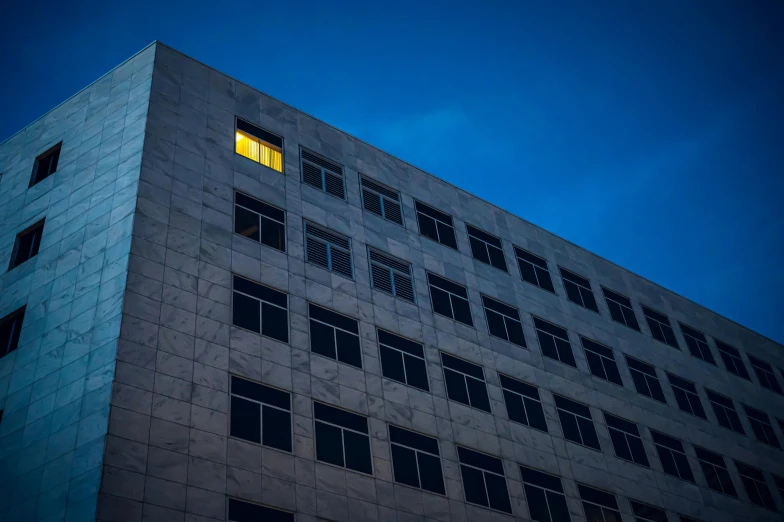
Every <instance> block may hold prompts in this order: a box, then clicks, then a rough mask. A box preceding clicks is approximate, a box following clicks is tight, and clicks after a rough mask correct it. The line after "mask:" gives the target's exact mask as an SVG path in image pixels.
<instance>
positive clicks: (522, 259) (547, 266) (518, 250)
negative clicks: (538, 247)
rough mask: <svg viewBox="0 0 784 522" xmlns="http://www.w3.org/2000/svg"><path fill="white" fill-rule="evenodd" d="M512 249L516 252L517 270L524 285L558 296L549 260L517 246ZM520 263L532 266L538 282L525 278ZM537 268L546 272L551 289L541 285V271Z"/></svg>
mask: <svg viewBox="0 0 784 522" xmlns="http://www.w3.org/2000/svg"><path fill="white" fill-rule="evenodd" d="M512 247H513V250H514V254H515V259H516V260H517V270H518V272H519V273H520V279H522V281H523V282H524V283H528V284H529V285H533V286H535V287H537V288H541V289H542V290H544V291H545V292H550V293H551V294H553V295H558V293H557V292H556V291H555V284H554V283H553V274H552V272H550V264H549V263H548V262H547V259H545V258H544V257H542V256H538V255H536V254H534V253H533V252H530V251H528V250H525V249H524V248H520V247H519V246H517V245H512ZM521 254H522V256H521ZM527 256H530V257H531V258H534V259H536V261H540V262H541V263H543V264H544V266H542V265H541V264H539V263H537V262H535V261H532V260H531V259H527V258H526V257H527ZM520 263H528V264H529V265H530V266H531V269H532V270H533V271H534V275H535V276H536V282H533V281H529V280H528V279H526V278H525V276H524V275H523V268H522V265H521V264H520ZM537 268H538V269H539V270H544V271H545V272H546V274H547V281H548V282H549V285H550V288H546V287H545V286H546V285H545V286H542V285H541V284H540V279H541V278H540V277H539V270H537Z"/></svg>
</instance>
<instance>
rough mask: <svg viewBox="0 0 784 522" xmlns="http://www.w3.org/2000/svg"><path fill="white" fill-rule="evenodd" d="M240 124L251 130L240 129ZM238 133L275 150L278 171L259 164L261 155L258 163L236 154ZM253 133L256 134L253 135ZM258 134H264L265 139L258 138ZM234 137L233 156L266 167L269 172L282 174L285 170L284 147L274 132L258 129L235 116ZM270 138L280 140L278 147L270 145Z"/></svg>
mask: <svg viewBox="0 0 784 522" xmlns="http://www.w3.org/2000/svg"><path fill="white" fill-rule="evenodd" d="M240 122H243V123H244V124H246V125H248V126H250V127H252V129H240ZM239 132H242V133H243V134H246V135H248V136H251V137H253V138H255V139H256V140H258V141H259V142H260V144H261V143H263V144H264V145H265V146H266V147H267V148H268V149H271V150H276V149H277V151H276V152H280V170H278V169H276V168H274V167H270V166H269V165H265V164H264V163H262V162H261V153H259V161H256V160H254V159H253V158H249V157H248V156H246V155H244V154H241V153H239V152H237V139H236V136H237V135H238V134H239ZM254 132H255V133H256V134H254ZM259 134H264V135H266V136H265V137H261V136H259ZM234 136H235V141H234V154H235V155H237V156H241V157H243V158H245V159H247V160H250V161H252V162H253V163H256V164H258V165H261V166H262V167H266V168H268V169H270V170H273V171H275V172H278V173H280V174H284V171H285V170H286V156H285V154H286V150H285V147H284V140H283V136H278V135H277V134H275V133H274V132H270V131H268V130H267V129H264V128H262V127H259V126H258V125H256V124H254V123H251V122H249V121H248V120H246V119H244V118H240V117H239V116H236V115H235V116H234ZM270 138H277V139H279V140H280V145H275V144H274V143H272V141H270ZM284 175H285V174H284Z"/></svg>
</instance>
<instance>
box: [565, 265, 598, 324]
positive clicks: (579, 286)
mask: <svg viewBox="0 0 784 522" xmlns="http://www.w3.org/2000/svg"><path fill="white" fill-rule="evenodd" d="M558 270H559V271H560V272H561V279H563V284H564V288H565V289H566V297H567V298H568V299H569V300H570V301H571V302H573V303H575V304H578V305H580V306H582V307H584V308H587V309H588V310H593V311H594V312H596V313H597V314H598V313H599V307H598V306H597V304H596V298H595V297H594V295H593V290H591V282H590V281H588V280H587V279H586V278H584V277H583V276H579V275H577V274H575V273H574V272H572V271H571V270H567V269H565V268H561V267H560V266H559V267H558Z"/></svg>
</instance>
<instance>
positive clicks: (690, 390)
mask: <svg viewBox="0 0 784 522" xmlns="http://www.w3.org/2000/svg"><path fill="white" fill-rule="evenodd" d="M666 373H667V380H669V381H670V387H671V388H672V393H673V394H674V395H675V401H676V402H677V403H678V407H679V408H680V409H681V411H685V412H686V413H688V414H690V415H694V416H695V417H699V418H701V419H706V420H707V418H708V416H707V415H705V408H703V407H702V401H701V400H700V396H699V394H697V387H696V386H695V385H694V383H693V382H691V381H687V380H686V379H683V378H681V377H678V376H677V375H673V374H671V373H670V372H666Z"/></svg>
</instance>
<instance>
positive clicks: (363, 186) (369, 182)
mask: <svg viewBox="0 0 784 522" xmlns="http://www.w3.org/2000/svg"><path fill="white" fill-rule="evenodd" d="M373 185H375V187H374V186H373ZM379 189H380V190H379ZM365 190H367V191H368V192H373V193H375V194H376V195H377V196H378V198H379V201H380V203H379V207H380V209H381V213H380V214H379V213H378V212H375V211H373V210H371V209H369V208H368V207H367V206H366V205H365ZM382 191H387V192H389V194H392V193H395V194H396V195H397V198H396V199H395V198H393V197H392V196H390V195H389V194H384V193H383V192H382ZM359 197H360V202H361V204H362V210H363V211H367V212H370V213H371V214H373V215H376V216H378V217H380V218H382V219H384V220H385V221H389V222H390V223H394V224H395V225H398V226H401V227H403V228H406V226H405V218H404V217H403V201H402V198H401V197H400V191H399V190H394V189H392V188H391V187H389V186H387V185H384V184H383V183H381V182H379V181H376V180H375V179H372V178H371V177H370V176H367V175H366V174H362V173H360V174H359ZM385 200H389V201H391V202H392V203H395V204H397V206H398V210H399V212H400V222H397V221H395V220H394V219H391V218H389V217H387V211H386V205H388V203H387V204H385Z"/></svg>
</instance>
